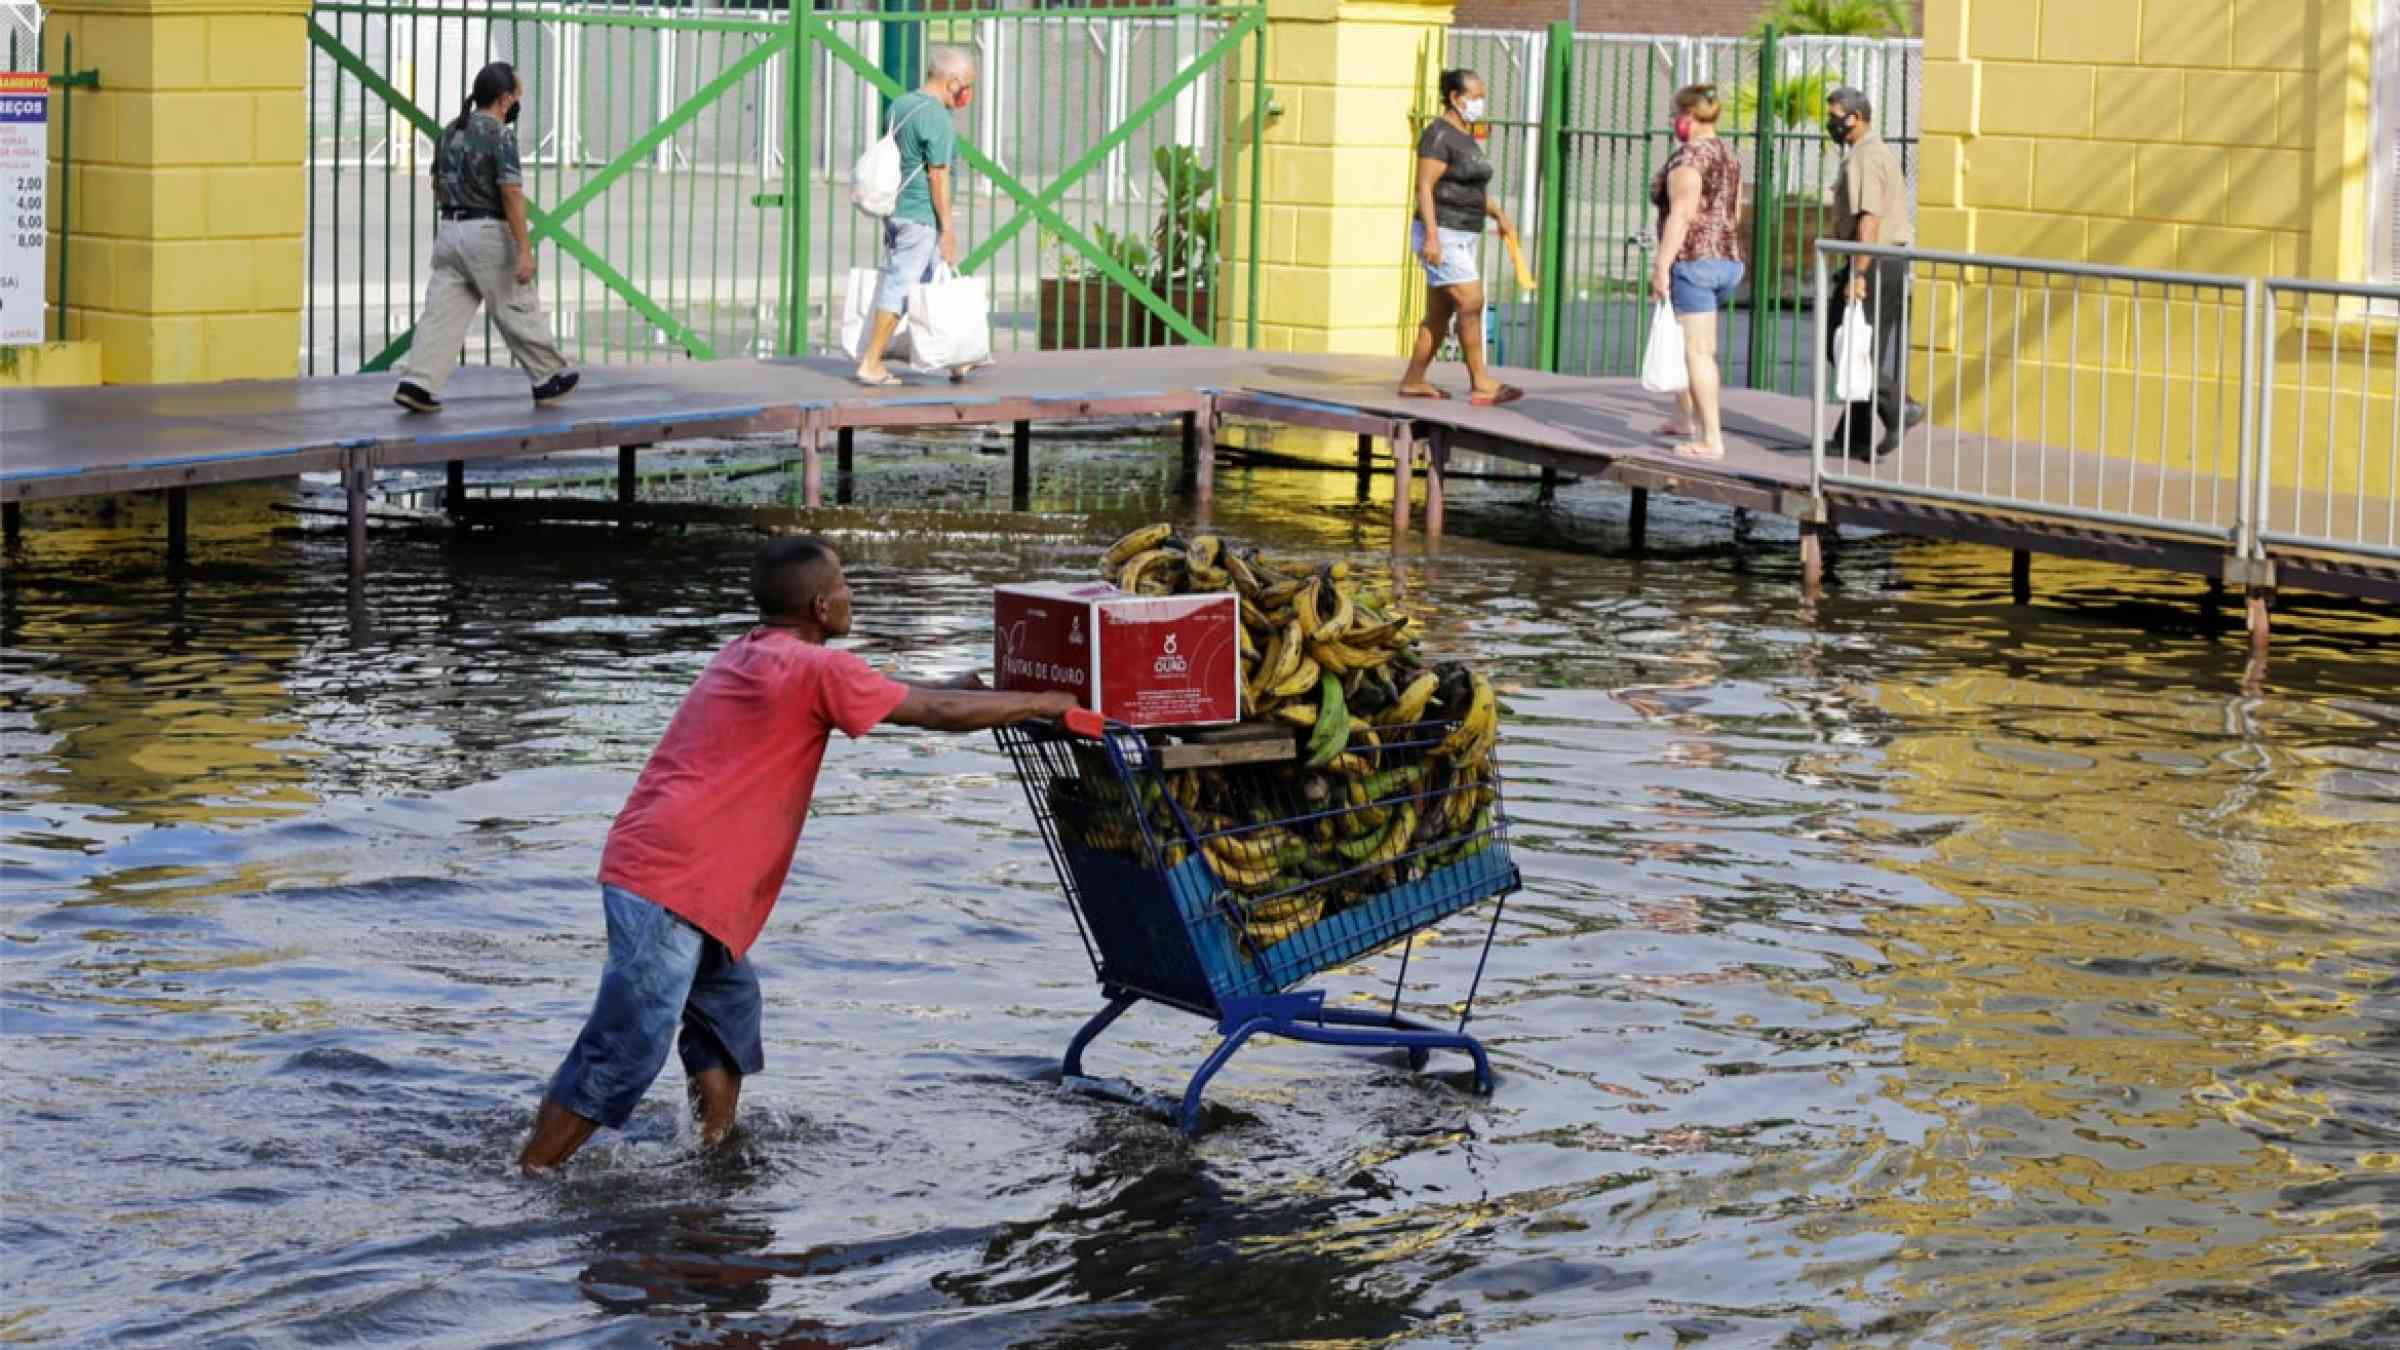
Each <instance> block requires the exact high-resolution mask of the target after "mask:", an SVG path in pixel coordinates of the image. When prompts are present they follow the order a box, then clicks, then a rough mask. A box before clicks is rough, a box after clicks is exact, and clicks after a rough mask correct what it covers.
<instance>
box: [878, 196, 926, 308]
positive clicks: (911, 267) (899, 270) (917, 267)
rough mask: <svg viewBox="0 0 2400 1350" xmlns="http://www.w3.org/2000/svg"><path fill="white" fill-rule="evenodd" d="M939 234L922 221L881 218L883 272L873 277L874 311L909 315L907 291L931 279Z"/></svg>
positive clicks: (894, 217) (896, 217)
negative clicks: (875, 309)
mask: <svg viewBox="0 0 2400 1350" xmlns="http://www.w3.org/2000/svg"><path fill="white" fill-rule="evenodd" d="M941 252H942V232H941V231H940V230H937V229H935V228H933V227H932V226H931V225H928V224H926V223H925V222H923V221H921V220H902V219H901V218H900V217H898V216H885V217H884V218H883V270H882V272H881V274H880V275H878V276H877V277H876V278H875V308H877V309H879V310H881V311H883V312H884V313H886V314H905V313H907V312H908V288H909V287H911V286H914V285H917V284H919V283H921V282H927V281H931V280H933V263H934V259H936V258H938V257H940V256H941Z"/></svg>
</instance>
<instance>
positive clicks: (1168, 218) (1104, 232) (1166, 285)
mask: <svg viewBox="0 0 2400 1350" xmlns="http://www.w3.org/2000/svg"><path fill="white" fill-rule="evenodd" d="M1150 167H1151V170H1152V172H1153V173H1155V174H1156V175H1157V177H1158V183H1159V188H1160V192H1159V198H1158V202H1159V207H1158V218H1157V219H1156V220H1155V221H1153V222H1152V223H1151V226H1150V232H1149V234H1148V235H1147V236H1144V235H1141V234H1136V233H1134V232H1132V231H1130V230H1128V231H1125V232H1123V233H1119V232H1118V231H1115V230H1111V229H1109V228H1107V227H1106V226H1101V227H1099V228H1096V229H1094V230H1093V231H1092V242H1093V244H1094V245H1096V246H1097V247H1098V248H1099V250H1100V251H1101V252H1102V253H1103V254H1105V255H1107V257H1108V259H1109V261H1111V262H1113V263H1115V264H1117V265H1118V266H1119V267H1122V268H1124V269H1125V270H1126V271H1128V272H1131V273H1132V274H1133V275H1134V276H1136V277H1138V278H1140V279H1141V282H1142V284H1143V285H1145V286H1148V287H1149V288H1150V289H1151V290H1153V291H1156V292H1157V293H1158V294H1160V295H1161V296H1165V297H1167V298H1169V299H1170V300H1172V299H1174V298H1176V297H1178V296H1189V295H1192V294H1194V293H1197V292H1205V291H1206V290H1207V289H1208V287H1209V282H1210V281H1211V279H1212V278H1213V277H1214V276H1215V264H1216V256H1217V205H1216V191H1217V172H1216V170H1214V169H1212V168H1210V167H1208V165H1207V164H1205V163H1203V162H1202V161H1201V158H1200V154H1199V152H1198V151H1196V150H1194V149H1192V148H1191V147H1190V146H1185V145H1162V146H1160V147H1159V148H1158V149H1157V150H1155V151H1153V152H1152V153H1151V156H1150ZM1050 246H1051V248H1052V249H1053V250H1054V251H1055V253H1056V254H1057V258H1058V275H1059V276H1060V278H1061V279H1064V280H1069V281H1094V282H1096V281H1103V280H1107V279H1108V278H1107V275H1106V274H1105V273H1103V272H1102V271H1101V270H1100V268H1099V266H1098V265H1097V264H1096V263H1094V262H1093V261H1092V260H1091V259H1090V258H1089V257H1086V256H1085V255H1084V254H1082V253H1080V252H1078V251H1076V250H1074V249H1071V248H1068V247H1067V246H1066V243H1065V241H1064V240H1062V239H1060V238H1058V236H1057V235H1056V234H1055V233H1054V234H1052V235H1051V236H1050Z"/></svg>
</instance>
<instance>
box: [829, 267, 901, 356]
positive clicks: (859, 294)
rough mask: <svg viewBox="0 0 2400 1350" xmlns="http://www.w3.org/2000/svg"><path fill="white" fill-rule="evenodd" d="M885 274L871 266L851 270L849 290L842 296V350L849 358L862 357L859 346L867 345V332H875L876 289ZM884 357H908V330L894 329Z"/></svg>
mask: <svg viewBox="0 0 2400 1350" xmlns="http://www.w3.org/2000/svg"><path fill="white" fill-rule="evenodd" d="M882 281H883V274H882V273H881V272H878V271H876V270H875V269H874V268H872V267H853V268H851V269H850V290H849V293H848V294H846V295H844V296H843V297H842V350H843V351H846V352H848V353H850V359H851V360H853V361H855V360H857V359H859V348H861V347H863V346H865V345H866V341H867V334H869V333H872V332H874V331H875V288H876V287H877V286H878V285H880V284H882ZM883 356H884V359H885V360H887V361H905V360H907V359H908V329H907V328H906V327H901V328H896V329H894V330H892V340H891V341H890V342H889V343H886V344H885V345H884V349H883Z"/></svg>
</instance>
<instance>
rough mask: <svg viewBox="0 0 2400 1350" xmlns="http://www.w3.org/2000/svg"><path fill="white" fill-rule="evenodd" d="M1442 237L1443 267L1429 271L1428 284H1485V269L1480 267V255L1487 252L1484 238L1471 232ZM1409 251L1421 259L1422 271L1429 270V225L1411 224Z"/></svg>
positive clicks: (1446, 233) (1443, 232)
mask: <svg viewBox="0 0 2400 1350" xmlns="http://www.w3.org/2000/svg"><path fill="white" fill-rule="evenodd" d="M1439 233H1440V234H1441V236H1442V265H1441V266H1439V267H1426V268H1425V284H1426V285H1428V286H1464V285H1466V284H1467V283H1468V282H1470V281H1481V280H1483V269H1482V268H1481V267H1480V266H1478V264H1477V255H1478V254H1479V253H1481V252H1482V249H1483V236H1482V235H1480V234H1477V233H1475V232H1474V231H1471V230H1441V231H1440V232H1439ZM1408 251H1409V253H1410V254H1411V255H1413V256H1414V257H1415V258H1416V259H1417V265H1418V266H1419V267H1424V266H1425V222H1424V221H1422V220H1415V221H1410V222H1409V226H1408Z"/></svg>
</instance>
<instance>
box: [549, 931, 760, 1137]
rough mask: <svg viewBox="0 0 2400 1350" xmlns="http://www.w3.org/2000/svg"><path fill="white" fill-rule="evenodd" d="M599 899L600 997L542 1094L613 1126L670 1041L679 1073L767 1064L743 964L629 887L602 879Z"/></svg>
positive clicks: (752, 979) (750, 1069) (662, 1062)
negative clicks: (603, 944) (604, 947)
mask: <svg viewBox="0 0 2400 1350" xmlns="http://www.w3.org/2000/svg"><path fill="white" fill-rule="evenodd" d="M600 901H601V905H602V907H603V908H605V909H606V910H607V911H608V964H607V965H606V966H605V967H603V968H602V969H601V971H600V997H599V998H598V999H597V1000H595V1001H594V1002H593V1004H592V1015H591V1017H590V1018H589V1019H588V1020H586V1021H585V1022H584V1024H583V1034H582V1035H580V1036H577V1037H576V1038H575V1048H574V1049H572V1050H569V1051H568V1052H567V1061H566V1063H564V1064H561V1065H559V1066H558V1073H557V1075H556V1076H554V1077H553V1078H552V1079H551V1080H550V1100H552V1101H554V1102H557V1103H558V1104H559V1105H560V1106H563V1107H565V1108H567V1109H568V1110H570V1111H572V1112H574V1113H575V1114H576V1115H579V1116H581V1117H583V1118H584V1119H585V1120H592V1121H598V1122H599V1123H600V1124H602V1125H606V1126H608V1127H609V1128H610V1129H612V1130H613V1129H620V1128H622V1127H623V1126H624V1124H625V1122H626V1121H628V1120H630V1119H632V1118H633V1108H634V1107H635V1106H636V1105H638V1104H639V1103H640V1102H641V1100H642V1094H643V1093H645V1092H648V1091H649V1090H650V1084H651V1083H652V1082H654V1081H655V1080H656V1079H657V1078H658V1073H659V1070H661V1069H663V1068H665V1067H666V1066H667V1051H668V1049H669V1048H670V1047H671V1046H672V1047H674V1048H677V1049H680V1050H681V1051H682V1053H683V1071H684V1073H686V1074H687V1075H688V1074H697V1073H699V1072H701V1071H702V1070H704V1069H717V1068H727V1069H732V1070H733V1071H734V1072H735V1073H739V1074H744V1075H748V1074H754V1073H757V1072H758V1071H759V1070H761V1069H764V1068H766V1067H767V1055H766V1050H765V1048H764V1047H763V1046H761V1044H760V1043H759V1038H758V1014H759V995H758V975H757V973H756V972H755V971H753V970H752V969H751V968H750V963H749V962H747V961H737V960H735V959H734V958H733V954H732V953H731V952H729V951H727V950H726V949H725V944H724V943H722V942H719V941H717V940H716V939H715V938H712V937H710V936H709V935H707V934H706V933H703V932H701V931H700V930H699V929H697V928H694V927H693V926H692V925H691V924H690V923H688V922H686V921H685V920H683V919H681V918H678V917H676V916H675V915H673V914H670V913H668V912H667V911H666V910H664V909H662V908H660V907H659V906H657V905H654V904H652V903H650V902H649V901H647V900H644V899H643V898H642V897H640V896H638V895H635V894H634V893H633V892H631V891H628V890H624V889H622V888H620V887H616V886H608V885H603V886H602V887H601V888H600ZM678 1028H680V1029H681V1034H680V1035H678Z"/></svg>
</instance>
